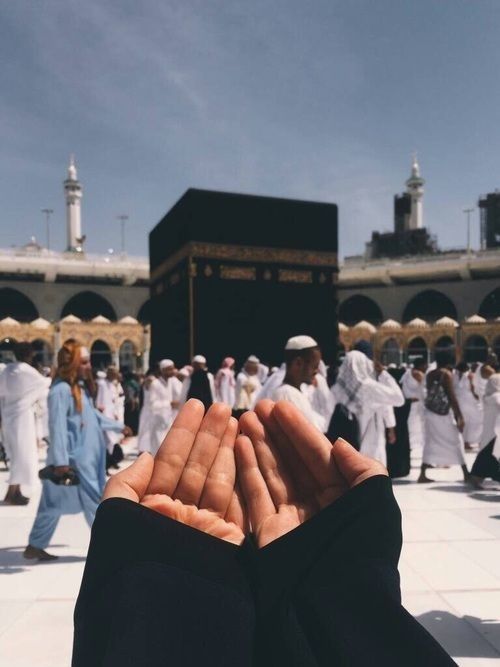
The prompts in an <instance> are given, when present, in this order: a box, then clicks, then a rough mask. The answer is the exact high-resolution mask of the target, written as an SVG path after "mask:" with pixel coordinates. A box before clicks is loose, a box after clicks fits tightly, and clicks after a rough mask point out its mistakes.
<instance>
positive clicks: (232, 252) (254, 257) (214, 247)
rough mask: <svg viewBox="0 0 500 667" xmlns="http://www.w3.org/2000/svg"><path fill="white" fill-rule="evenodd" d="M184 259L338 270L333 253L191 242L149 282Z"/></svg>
mask: <svg viewBox="0 0 500 667" xmlns="http://www.w3.org/2000/svg"><path fill="white" fill-rule="evenodd" d="M186 257H191V258H196V259H198V258H203V259H214V260H233V261H239V262H254V263H266V264H288V265H290V264H292V265H295V266H304V267H305V266H307V267H322V268H331V269H336V268H337V266H338V258H337V253H335V252H321V251H315V250H295V249H291V248H267V247H257V246H237V245H228V244H222V243H201V242H199V241H191V242H190V243H186V245H184V246H183V247H182V248H180V249H179V250H178V251H177V252H175V253H174V254H173V255H170V257H167V258H166V259H165V260H164V261H163V262H162V263H161V264H159V265H158V266H157V267H156V268H155V269H154V270H153V271H152V272H151V281H152V282H155V281H156V280H158V279H159V278H161V277H162V276H163V275H165V273H167V272H168V271H170V270H171V269H173V268H174V267H175V266H177V264H179V263H180V262H181V261H182V260H183V259H185V258H186ZM247 280H248V278H247ZM304 282H308V281H304Z"/></svg>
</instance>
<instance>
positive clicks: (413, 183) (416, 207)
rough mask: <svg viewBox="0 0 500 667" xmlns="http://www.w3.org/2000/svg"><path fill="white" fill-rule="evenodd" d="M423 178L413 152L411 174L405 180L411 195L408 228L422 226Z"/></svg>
mask: <svg viewBox="0 0 500 667" xmlns="http://www.w3.org/2000/svg"><path fill="white" fill-rule="evenodd" d="M424 183H425V181H424V179H423V178H422V177H421V176H420V167H419V166H418V162H417V154H416V153H414V154H413V164H412V166H411V176H410V178H409V179H408V180H407V181H406V191H407V192H408V194H409V195H410V197H411V214H410V216H409V218H408V222H407V225H408V227H407V228H408V229H420V228H421V227H423V226H424V218H423V210H422V200H423V198H424Z"/></svg>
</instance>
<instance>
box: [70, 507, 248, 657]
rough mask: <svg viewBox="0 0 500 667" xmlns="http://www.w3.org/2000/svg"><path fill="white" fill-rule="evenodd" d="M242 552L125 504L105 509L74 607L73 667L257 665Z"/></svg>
mask: <svg viewBox="0 0 500 667" xmlns="http://www.w3.org/2000/svg"><path fill="white" fill-rule="evenodd" d="M240 553H241V550H240V549H239V548H238V547H236V546H235V545H232V544H229V543H228V542H223V541H222V540H219V539H216V538H214V537H211V536H209V535H206V534H205V533H202V532H200V531H197V530H194V529H192V528H189V527H188V526H185V525H183V524H181V523H178V522H177V521H173V520H171V519H169V518H167V517H164V516H162V515H161V514H158V513H157V512H154V511H152V510H150V509H148V508H145V507H143V506H141V505H138V504H137V503H133V502H131V501H128V500H123V499H114V498H113V499H110V500H106V501H104V502H103V503H102V504H101V505H100V507H99V509H98V510H97V514H96V519H95V522H94V525H93V528H92V537H91V543H90V548H89V554H88V558H87V563H86V567H85V572H84V575H83V581H82V586H81V589H80V594H79V596H78V600H77V604H76V609H75V619H74V620H75V634H74V643H73V662H72V665H73V667H139V666H140V667H169V666H175V667H193V666H194V665H207V666H212V665H213V666H214V667H215V666H217V667H225V666H227V667H235V666H240V665H241V666H242V667H247V666H248V667H249V666H250V665H251V664H252V653H253V641H254V606H253V599H252V595H251V592H250V589H249V586H248V584H247V579H246V577H245V575H244V572H243V569H242V568H241V566H240V563H239V557H240Z"/></svg>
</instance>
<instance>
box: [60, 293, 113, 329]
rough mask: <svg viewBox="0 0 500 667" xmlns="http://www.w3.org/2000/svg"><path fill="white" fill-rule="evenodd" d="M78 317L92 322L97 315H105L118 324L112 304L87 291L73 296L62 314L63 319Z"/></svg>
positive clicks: (65, 305)
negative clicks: (68, 316) (71, 316)
mask: <svg viewBox="0 0 500 667" xmlns="http://www.w3.org/2000/svg"><path fill="white" fill-rule="evenodd" d="M67 315H76V317H79V318H80V319H81V320H84V321H85V320H86V321H88V320H92V319H93V318H94V317H97V315H104V317H107V318H108V320H111V321H112V322H116V312H115V309H114V308H113V306H112V305H111V304H110V302H109V301H108V300H107V299H105V298H104V297H103V296H101V295H100V294H97V293H96V292H91V291H90V290H86V291H84V292H78V293H77V294H75V295H73V296H72V297H71V298H70V299H69V300H68V301H66V303H65V304H64V307H63V309H62V312H61V317H66V316H67Z"/></svg>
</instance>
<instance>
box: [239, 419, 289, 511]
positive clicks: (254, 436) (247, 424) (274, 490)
mask: <svg viewBox="0 0 500 667" xmlns="http://www.w3.org/2000/svg"><path fill="white" fill-rule="evenodd" d="M240 428H241V430H242V431H243V433H244V434H245V435H247V436H248V437H249V438H250V440H251V441H252V445H253V448H254V450H255V454H256V456H257V461H258V464H259V468H260V471H261V473H262V476H263V477H264V480H265V482H266V485H267V488H268V489H269V493H270V494H271V498H272V499H273V503H274V505H275V507H279V506H280V505H282V504H284V503H289V502H290V501H291V500H292V498H293V496H294V495H295V494H294V489H293V484H292V480H291V478H290V476H289V474H288V472H287V470H286V467H285V466H284V464H283V462H282V460H281V457H280V455H279V453H278V451H277V449H276V447H275V446H274V444H273V442H272V440H271V438H270V435H269V433H267V432H266V430H265V428H264V425H263V424H262V422H261V421H260V420H259V418H258V417H257V415H256V414H255V412H253V411H248V412H245V414H244V415H242V417H241V418H240Z"/></svg>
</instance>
